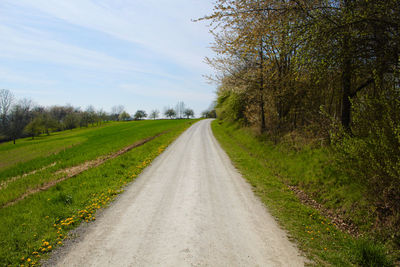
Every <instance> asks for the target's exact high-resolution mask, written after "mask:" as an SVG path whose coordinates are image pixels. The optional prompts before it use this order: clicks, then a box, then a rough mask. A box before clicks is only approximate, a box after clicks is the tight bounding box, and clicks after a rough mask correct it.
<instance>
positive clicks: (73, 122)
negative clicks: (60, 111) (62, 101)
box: [64, 113, 79, 130]
mask: <svg viewBox="0 0 400 267" xmlns="http://www.w3.org/2000/svg"><path fill="white" fill-rule="evenodd" d="M78 126H79V115H78V114H77V113H69V114H67V116H65V118H64V127H65V129H69V130H72V129H74V128H76V127H78Z"/></svg>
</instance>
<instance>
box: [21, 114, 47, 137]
mask: <svg viewBox="0 0 400 267" xmlns="http://www.w3.org/2000/svg"><path fill="white" fill-rule="evenodd" d="M43 130H44V127H43V119H42V118H41V117H36V118H34V119H33V120H32V121H31V122H30V123H28V125H26V126H25V129H24V132H25V133H26V134H28V135H29V136H32V139H34V138H35V136H38V135H39V134H40V133H42V132H43Z"/></svg>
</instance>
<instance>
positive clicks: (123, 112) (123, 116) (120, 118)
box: [118, 111, 131, 121]
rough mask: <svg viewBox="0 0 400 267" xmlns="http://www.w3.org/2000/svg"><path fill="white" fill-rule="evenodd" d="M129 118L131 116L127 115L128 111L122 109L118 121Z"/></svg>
mask: <svg viewBox="0 0 400 267" xmlns="http://www.w3.org/2000/svg"><path fill="white" fill-rule="evenodd" d="M130 118H131V115H129V113H128V112H126V111H122V113H121V114H119V116H118V120H120V121H127V120H129V119H130Z"/></svg>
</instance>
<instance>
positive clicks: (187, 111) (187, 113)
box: [184, 108, 194, 119]
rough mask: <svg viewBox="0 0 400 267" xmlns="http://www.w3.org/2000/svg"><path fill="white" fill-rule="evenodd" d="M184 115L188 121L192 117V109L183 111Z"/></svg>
mask: <svg viewBox="0 0 400 267" xmlns="http://www.w3.org/2000/svg"><path fill="white" fill-rule="evenodd" d="M184 114H185V116H186V118H188V119H189V118H192V117H194V111H193V109H190V108H187V109H185V112H184Z"/></svg>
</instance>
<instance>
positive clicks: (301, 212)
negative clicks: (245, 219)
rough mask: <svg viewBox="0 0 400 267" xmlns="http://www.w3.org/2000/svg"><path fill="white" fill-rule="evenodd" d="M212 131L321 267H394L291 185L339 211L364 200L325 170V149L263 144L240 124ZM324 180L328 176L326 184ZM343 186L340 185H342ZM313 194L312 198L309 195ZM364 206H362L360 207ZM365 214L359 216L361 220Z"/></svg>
mask: <svg viewBox="0 0 400 267" xmlns="http://www.w3.org/2000/svg"><path fill="white" fill-rule="evenodd" d="M212 129H213V132H214V134H215V136H216V138H217V139H218V141H219V142H220V144H221V145H222V147H223V148H224V149H225V151H226V152H227V154H228V155H229V157H230V158H231V160H232V161H233V163H234V165H235V166H236V167H237V168H238V170H239V171H240V172H241V173H242V175H243V176H244V177H245V178H246V179H247V180H248V181H249V182H250V183H251V185H252V186H253V187H254V191H255V193H256V194H257V195H258V196H259V197H260V198H261V200H262V201H263V202H264V203H265V204H266V206H267V207H268V209H269V211H270V212H271V213H272V215H273V216H275V218H276V219H277V220H278V221H279V223H280V224H281V225H282V226H283V227H284V228H285V229H286V230H287V231H288V232H289V234H290V236H291V237H292V238H293V239H294V240H295V241H296V243H297V244H298V246H299V248H300V249H301V250H302V251H304V253H305V254H306V256H307V257H308V258H309V259H311V261H312V263H311V264H312V265H317V266H329V265H333V266H352V265H360V266H391V265H392V264H391V262H390V260H388V257H387V255H386V254H385V249H384V247H383V246H382V245H380V244H378V243H374V242H371V241H370V240H368V239H366V238H358V239H357V238H354V237H352V236H351V235H349V234H347V233H344V232H342V231H340V230H338V228H337V227H336V225H334V223H332V222H331V221H330V220H329V219H328V218H326V217H324V216H323V215H322V214H321V213H320V212H319V211H318V210H316V209H314V208H312V207H310V206H307V205H304V204H302V203H301V201H300V200H299V199H298V198H297V197H296V195H295V194H294V193H293V191H292V190H290V189H289V188H288V184H294V185H298V186H301V188H302V189H306V190H307V191H308V192H314V193H315V195H316V196H318V197H319V201H321V202H324V204H326V205H328V206H330V207H335V206H338V205H343V203H344V205H351V203H352V202H353V203H354V201H359V200H362V197H361V194H362V192H363V191H362V190H363V189H362V187H359V186H358V185H356V184H352V185H351V186H349V187H347V186H346V183H344V182H343V179H344V178H341V177H340V176H339V177H336V179H337V181H335V180H334V178H335V175H336V174H335V172H334V171H333V170H330V169H329V168H324V164H326V163H327V161H328V160H329V157H328V155H327V153H326V152H325V151H323V150H321V149H319V150H318V149H314V150H313V149H308V150H307V149H306V150H304V151H298V152H294V151H290V150H288V149H287V148H285V147H283V146H279V145H278V146H274V145H272V144H270V143H268V142H265V141H262V140H259V139H258V138H256V137H255V136H253V135H252V134H251V133H250V132H249V131H247V130H245V129H240V128H238V127H237V126H236V125H233V124H227V123H221V122H220V121H218V120H215V121H214V122H213V123H212ZM323 178H327V179H326V181H324V180H323ZM339 185H340V186H339ZM311 195H313V194H311ZM360 205H361V206H363V205H364V204H363V203H360ZM362 216H363V212H361V211H360V212H359V213H357V214H355V218H358V219H359V220H362Z"/></svg>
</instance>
